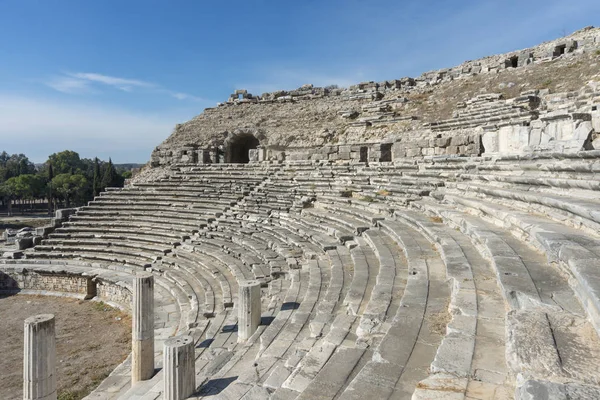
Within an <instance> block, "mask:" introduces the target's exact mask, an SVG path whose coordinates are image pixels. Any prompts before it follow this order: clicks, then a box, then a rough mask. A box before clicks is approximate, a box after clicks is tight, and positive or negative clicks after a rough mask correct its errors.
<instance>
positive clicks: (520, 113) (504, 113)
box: [428, 94, 539, 132]
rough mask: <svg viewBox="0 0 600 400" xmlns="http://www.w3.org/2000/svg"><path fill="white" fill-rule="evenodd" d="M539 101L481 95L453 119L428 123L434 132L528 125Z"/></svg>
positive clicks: (468, 103) (535, 99)
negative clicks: (490, 126)
mask: <svg viewBox="0 0 600 400" xmlns="http://www.w3.org/2000/svg"><path fill="white" fill-rule="evenodd" d="M538 101H539V100H538V99H537V98H535V97H531V96H523V97H517V98H515V99H511V100H510V101H504V100H502V97H501V95H497V94H482V95H479V96H477V97H475V98H473V99H471V100H468V101H467V102H465V106H466V108H464V111H462V110H460V111H457V112H456V113H455V115H454V118H453V119H449V120H443V121H439V122H432V123H429V124H428V126H429V127H431V129H432V130H433V131H434V132H441V131H449V130H453V129H467V128H473V127H478V126H486V125H487V126H489V125H493V126H495V127H498V128H499V127H502V126H508V125H518V124H522V123H528V122H529V121H531V120H532V119H534V118H535V112H533V111H532V109H534V108H535V107H536V106H531V103H534V104H535V103H536V102H538Z"/></svg>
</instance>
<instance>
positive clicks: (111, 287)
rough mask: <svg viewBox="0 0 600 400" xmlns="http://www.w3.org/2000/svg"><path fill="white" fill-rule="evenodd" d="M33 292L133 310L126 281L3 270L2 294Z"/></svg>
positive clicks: (39, 270)
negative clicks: (111, 304)
mask: <svg viewBox="0 0 600 400" xmlns="http://www.w3.org/2000/svg"><path fill="white" fill-rule="evenodd" d="M22 290H32V291H36V292H40V293H44V292H52V293H65V294H68V295H70V296H75V297H79V298H82V299H90V298H94V297H95V298H96V299H98V300H102V301H106V302H109V303H114V304H117V305H119V306H120V307H121V308H123V309H126V310H130V309H131V288H130V287H128V286H127V285H126V284H125V283H123V282H111V281H108V280H106V279H102V278H98V277H95V276H94V275H93V274H92V275H82V274H80V273H69V272H66V271H65V272H56V271H44V270H43V268H37V269H28V268H26V267H22V266H18V265H15V266H8V265H7V266H2V267H0V293H17V292H20V291H22Z"/></svg>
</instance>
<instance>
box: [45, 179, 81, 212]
mask: <svg viewBox="0 0 600 400" xmlns="http://www.w3.org/2000/svg"><path fill="white" fill-rule="evenodd" d="M51 185H52V189H53V190H54V191H55V192H56V194H57V195H58V196H60V197H61V198H62V199H64V200H65V206H66V207H67V208H69V207H71V201H72V200H79V201H84V200H85V197H84V191H85V190H86V186H87V180H86V179H85V176H83V175H81V174H60V175H56V176H55V177H54V179H52V183H51Z"/></svg>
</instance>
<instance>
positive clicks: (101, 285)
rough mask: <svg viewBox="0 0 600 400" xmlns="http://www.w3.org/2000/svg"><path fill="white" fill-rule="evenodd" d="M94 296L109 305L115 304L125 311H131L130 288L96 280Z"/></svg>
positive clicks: (117, 283) (120, 284)
mask: <svg viewBox="0 0 600 400" xmlns="http://www.w3.org/2000/svg"><path fill="white" fill-rule="evenodd" d="M96 296H97V297H98V298H99V299H102V300H104V301H107V302H110V303H116V304H118V305H120V306H121V307H122V308H123V309H125V310H131V299H132V294H131V288H130V287H127V286H125V285H124V284H122V283H119V282H116V283H113V282H108V281H105V280H101V279H97V280H96Z"/></svg>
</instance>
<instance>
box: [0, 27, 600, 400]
mask: <svg viewBox="0 0 600 400" xmlns="http://www.w3.org/2000/svg"><path fill="white" fill-rule="evenodd" d="M599 70H600V29H596V28H586V29H583V30H581V31H578V32H575V33H574V34H573V35H571V36H568V37H565V38H561V39H558V40H556V41H553V42H548V43H544V44H541V45H539V46H536V47H534V48H530V49H526V50H521V51H517V52H513V53H509V54H504V55H499V56H493V57H488V58H484V59H481V60H476V61H469V62H466V63H464V64H462V65H460V66H458V67H455V68H450V69H445V70H440V71H433V72H428V73H425V74H423V75H422V76H420V77H418V78H402V79H398V80H392V81H385V82H380V83H376V82H366V83H360V84H358V85H355V86H352V87H350V88H345V89H340V88H336V87H329V88H317V87H313V86H312V85H304V86H302V87H301V88H299V89H297V90H294V91H280V92H274V93H265V94H262V95H260V96H255V95H251V94H249V93H247V92H246V91H244V90H239V91H236V92H235V93H234V94H233V95H232V96H231V98H229V100H228V101H227V102H224V103H221V104H219V105H218V106H217V107H215V108H212V109H206V110H205V111H204V112H203V113H202V114H200V115H199V116H198V117H196V118H194V119H192V120H191V121H189V122H187V123H184V124H181V125H178V126H177V127H176V128H175V130H174V132H173V134H172V135H171V136H170V137H169V138H168V139H167V140H166V141H165V142H164V143H163V144H161V145H160V146H158V147H157V148H156V150H155V151H154V153H153V154H152V158H151V162H150V163H149V165H148V166H147V167H146V168H145V169H144V170H143V171H142V172H140V173H139V174H138V175H137V176H136V177H135V178H134V179H133V180H132V181H131V182H129V183H128V185H127V186H126V187H125V188H123V189H113V190H108V191H106V192H105V193H102V194H101V195H100V196H99V197H97V198H96V199H95V200H94V201H92V202H90V203H89V205H87V206H85V207H81V208H80V209H78V210H77V212H76V213H75V214H74V215H71V216H70V217H69V219H68V221H66V222H64V223H62V227H59V228H56V230H55V231H54V232H53V233H50V234H49V235H48V237H47V238H45V239H44V240H43V241H42V243H41V244H38V245H37V246H35V247H34V248H32V249H28V250H26V251H25V252H24V253H23V254H22V256H23V257H22V258H21V259H4V260H2V261H1V262H2V263H3V264H0V271H2V274H0V277H1V279H0V282H1V283H2V285H3V286H2V287H3V288H4V290H24V291H31V290H34V291H35V290H37V291H39V290H44V291H66V292H70V293H71V294H73V295H80V296H83V297H88V298H90V297H94V298H96V299H102V300H104V301H108V302H111V303H113V304H117V305H120V306H121V307H124V308H127V309H129V308H130V302H131V299H132V280H133V277H134V276H136V275H139V274H141V273H147V272H151V273H152V275H153V276H154V279H155V282H156V286H155V293H154V313H155V314H154V317H155V321H154V338H155V358H156V362H155V365H156V366H157V367H158V369H157V371H158V372H156V373H155V374H154V375H153V376H152V377H151V378H150V379H148V380H145V381H141V382H139V383H137V384H135V385H133V386H132V385H131V363H130V362H129V361H126V362H124V363H123V364H122V365H121V366H119V367H118V368H117V369H116V370H115V371H114V372H113V374H112V375H111V376H110V377H109V378H108V379H106V380H105V381H104V382H103V383H102V384H101V385H100V386H99V387H98V388H97V389H96V390H95V391H94V392H93V393H92V394H91V395H90V396H89V398H90V399H160V398H163V396H164V398H167V397H168V396H166V394H165V395H164V394H163V391H164V390H165V389H164V388H165V372H164V369H162V370H161V369H160V367H161V365H162V362H163V361H162V360H163V358H162V357H163V354H162V352H163V343H164V341H165V340H166V339H167V338H169V337H171V336H173V335H184V334H187V335H190V336H191V337H193V340H194V343H195V387H194V393H193V395H192V397H191V398H204V397H208V398H211V397H212V398H223V399H344V400H345V399H367V398H370V399H409V398H412V399H512V398H517V399H598V398H600V372H599V371H600V339H599V336H598V333H599V332H600V230H599V229H600V197H599V195H600V109H599V108H598V107H599V106H600V74H598V71H599ZM59 223H60V222H59V221H57V225H58V224H59ZM248 280H257V281H259V282H260V299H261V304H260V306H261V313H260V316H261V320H260V325H259V326H258V328H257V329H256V331H255V332H254V333H252V332H251V333H252V334H251V336H250V337H249V338H248V339H243V338H241V337H238V332H239V331H241V330H242V329H241V327H240V329H238V318H239V315H240V314H239V310H238V309H239V308H240V302H239V301H238V300H239V293H240V287H241V286H243V285H245V284H246V281H248ZM168 398H172V397H168Z"/></svg>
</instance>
